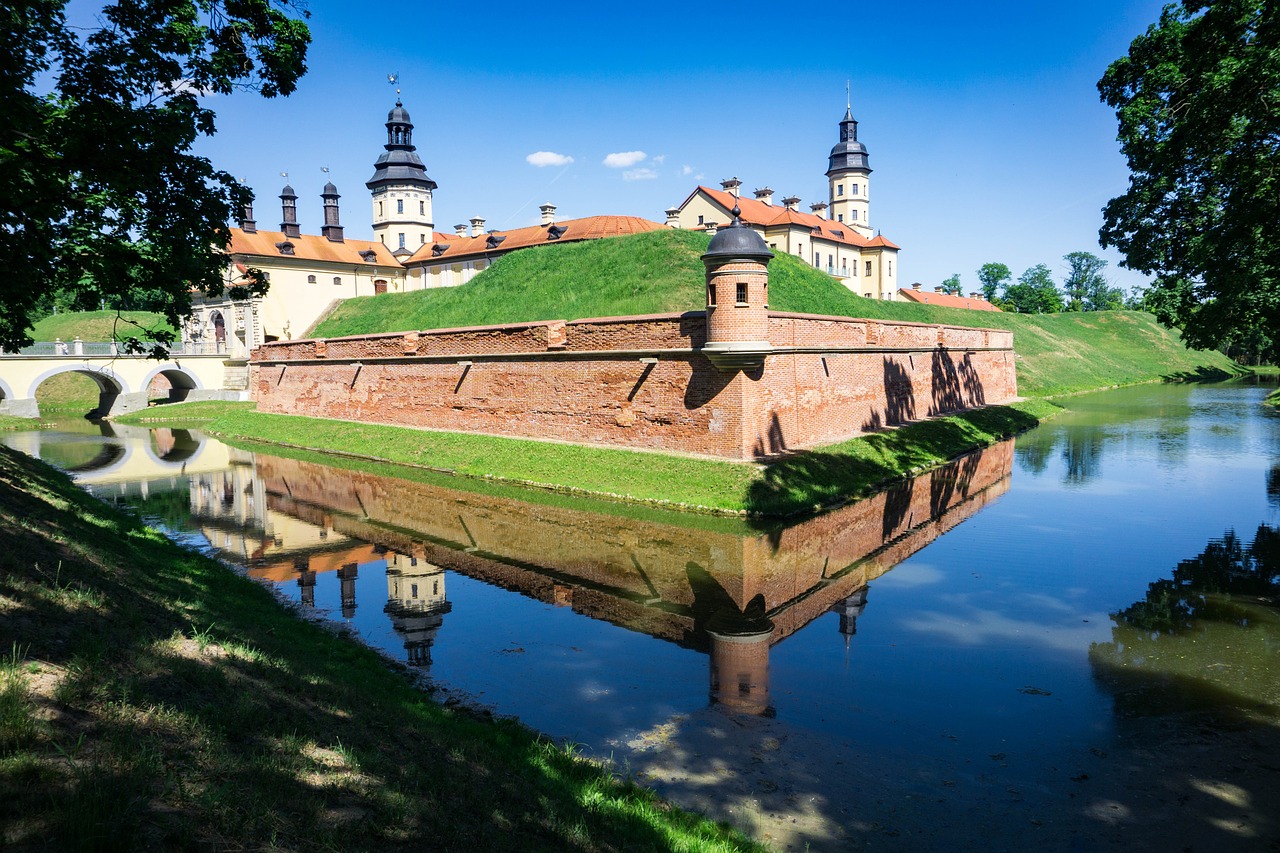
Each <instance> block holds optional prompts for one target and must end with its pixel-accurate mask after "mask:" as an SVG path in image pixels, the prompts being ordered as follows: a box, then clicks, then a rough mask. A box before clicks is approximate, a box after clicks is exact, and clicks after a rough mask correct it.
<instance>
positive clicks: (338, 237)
mask: <svg viewBox="0 0 1280 853" xmlns="http://www.w3.org/2000/svg"><path fill="white" fill-rule="evenodd" d="M320 198H322V199H324V225H323V226H321V228H320V233H321V234H322V235H324V238H325V239H326V240H328V241H329V242H331V243H341V242H343V240H342V226H341V225H339V224H338V199H339V198H341V196H339V195H338V188H337V187H335V186H334V185H333V183H332V182H329V183H326V184H325V185H324V192H322V193H320Z"/></svg>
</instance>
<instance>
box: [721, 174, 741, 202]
mask: <svg viewBox="0 0 1280 853" xmlns="http://www.w3.org/2000/svg"><path fill="white" fill-rule="evenodd" d="M720 186H722V187H724V191H725V192H727V193H728V194H729V195H731V196H733V197H734V198H737V197H738V193H739V192H741V190H739V189H738V188H739V187H740V186H742V181H740V180H738V179H737V178H730V179H729V180H727V181H721V182H720Z"/></svg>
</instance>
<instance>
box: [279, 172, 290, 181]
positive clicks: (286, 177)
mask: <svg viewBox="0 0 1280 853" xmlns="http://www.w3.org/2000/svg"><path fill="white" fill-rule="evenodd" d="M280 177H282V178H284V179H285V180H286V181H287V180H289V173H288V172H281V173H280Z"/></svg>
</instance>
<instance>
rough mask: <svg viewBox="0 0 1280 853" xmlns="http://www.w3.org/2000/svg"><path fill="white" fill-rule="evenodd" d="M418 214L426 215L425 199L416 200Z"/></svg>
mask: <svg viewBox="0 0 1280 853" xmlns="http://www.w3.org/2000/svg"><path fill="white" fill-rule="evenodd" d="M418 215H419V216H426V215H427V203H426V202H425V201H420V202H418Z"/></svg>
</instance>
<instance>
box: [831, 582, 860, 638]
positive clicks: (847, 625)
mask: <svg viewBox="0 0 1280 853" xmlns="http://www.w3.org/2000/svg"><path fill="white" fill-rule="evenodd" d="M866 609H867V588H866V587H865V586H861V587H858V589H856V590H854V592H853V594H852V595H850V596H849V597H848V598H845V599H841V600H840V601H837V602H836V603H835V604H833V605H831V609H830V611H829V612H830V613H839V614H840V633H841V634H843V635H844V644H845V645H846V646H847V645H849V640H850V639H851V638H852V637H853V635H854V634H856V633H858V617H859V616H861V615H862V611H863V610H866Z"/></svg>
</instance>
